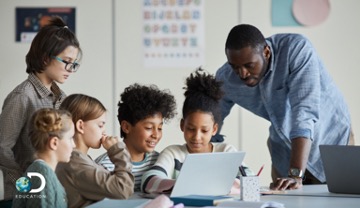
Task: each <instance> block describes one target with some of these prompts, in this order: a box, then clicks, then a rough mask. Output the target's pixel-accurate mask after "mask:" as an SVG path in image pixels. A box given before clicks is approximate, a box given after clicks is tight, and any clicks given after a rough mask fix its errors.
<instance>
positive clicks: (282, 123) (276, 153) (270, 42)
mask: <svg viewBox="0 0 360 208" xmlns="http://www.w3.org/2000/svg"><path fill="white" fill-rule="evenodd" d="M225 53H226V56H227V59H228V62H227V63H225V64H224V65H223V66H222V67H221V68H220V69H219V70H218V71H217V73H216V78H217V79H218V80H221V81H223V82H224V85H223V87H224V91H225V96H224V98H223V99H222V116H223V119H224V118H225V117H226V116H227V115H228V114H229V112H230V110H231V108H232V107H233V106H234V104H237V105H239V106H241V107H243V108H245V109H247V110H249V111H251V112H253V113H254V114H255V115H258V116H260V117H262V118H264V119H266V120H268V121H270V122H271V126H270V128H269V139H268V147H269V151H270V154H271V158H272V178H273V183H272V185H271V187H272V188H273V189H281V190H283V189H296V188H299V187H301V186H302V185H303V184H317V183H323V182H325V175H324V170H323V165H322V162H321V160H320V151H319V145H321V144H332V145H347V144H353V143H354V138H353V134H352V131H351V119H350V115H349V111H348V107H347V105H346V103H345V101H344V98H343V96H342V94H341V92H340V91H339V89H338V88H337V87H336V85H335V83H334V81H333V80H332V79H331V77H330V75H329V73H328V72H327V70H326V68H325V66H324V64H323V63H322V61H321V59H320V57H319V55H318V54H317V53H316V51H315V49H314V47H313V46H312V44H311V43H310V42H309V40H307V39H306V38H305V37H304V36H302V35H299V34H276V35H273V36H271V37H269V38H266V39H265V38H264V36H263V35H262V33H261V32H260V31H259V30H258V29H257V28H256V27H254V26H252V25H246V24H242V25H237V26H235V27H233V28H232V30H231V31H230V33H229V35H228V38H227V40H226V48H225ZM222 140H223V138H222V137H221V135H217V136H215V137H214V138H213V141H218V142H220V141H222Z"/></svg>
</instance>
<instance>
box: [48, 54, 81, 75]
mask: <svg viewBox="0 0 360 208" xmlns="http://www.w3.org/2000/svg"><path fill="white" fill-rule="evenodd" d="M52 58H54V59H56V60H58V61H60V62H63V63H64V64H65V70H66V71H68V72H76V71H77V70H78V69H79V67H80V64H78V63H76V62H74V63H71V62H68V61H64V60H63V59H61V58H59V57H57V56H53V57H52Z"/></svg>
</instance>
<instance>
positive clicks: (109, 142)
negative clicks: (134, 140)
mask: <svg viewBox="0 0 360 208" xmlns="http://www.w3.org/2000/svg"><path fill="white" fill-rule="evenodd" d="M118 142H119V139H118V138H117V137H116V136H105V135H104V136H103V137H102V138H101V144H102V146H103V147H104V149H106V150H108V149H110V147H111V146H113V145H114V144H116V143H118Z"/></svg>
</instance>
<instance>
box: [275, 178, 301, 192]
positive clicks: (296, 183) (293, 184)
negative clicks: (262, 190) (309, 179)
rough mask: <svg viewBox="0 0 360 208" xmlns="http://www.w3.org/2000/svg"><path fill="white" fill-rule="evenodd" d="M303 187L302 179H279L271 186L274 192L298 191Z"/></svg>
mask: <svg viewBox="0 0 360 208" xmlns="http://www.w3.org/2000/svg"><path fill="white" fill-rule="evenodd" d="M302 186H303V184H302V178H290V177H288V178H278V179H277V180H276V181H275V182H274V183H271V184H270V189H272V190H286V189H298V188H301V187H302Z"/></svg>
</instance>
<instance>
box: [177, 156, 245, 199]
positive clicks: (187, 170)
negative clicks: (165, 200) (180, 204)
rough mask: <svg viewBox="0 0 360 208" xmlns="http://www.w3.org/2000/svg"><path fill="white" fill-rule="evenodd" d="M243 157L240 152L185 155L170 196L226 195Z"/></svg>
mask: <svg viewBox="0 0 360 208" xmlns="http://www.w3.org/2000/svg"><path fill="white" fill-rule="evenodd" d="M244 157H245V152H242V151H238V152H215V153H197V154H189V155H187V156H186V158H185V161H184V163H183V165H182V167H181V171H180V173H179V176H178V178H177V179H176V182H175V185H174V188H173V190H172V192H171V195H170V196H171V197H176V196H185V195H190V194H196V195H226V194H228V193H229V191H230V189H231V187H232V185H233V183H234V180H235V178H236V176H237V174H238V172H239V166H240V165H241V164H242V162H243V160H244Z"/></svg>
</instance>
